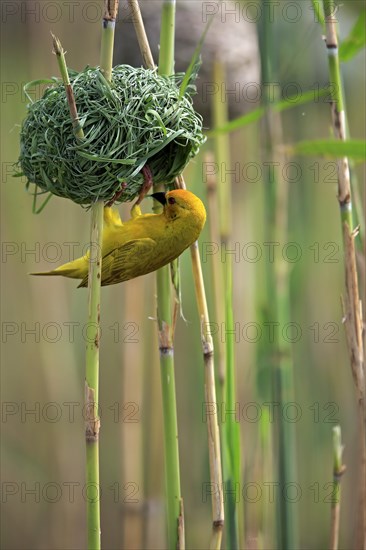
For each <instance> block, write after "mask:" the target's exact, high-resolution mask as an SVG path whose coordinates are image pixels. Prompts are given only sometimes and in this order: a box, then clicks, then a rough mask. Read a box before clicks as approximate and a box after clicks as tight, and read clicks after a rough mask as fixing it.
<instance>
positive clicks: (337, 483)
mask: <svg viewBox="0 0 366 550" xmlns="http://www.w3.org/2000/svg"><path fill="white" fill-rule="evenodd" d="M342 454H343V445H342V442H341V428H340V426H334V428H333V491H332V504H331V528H330V544H329V548H330V550H337V548H338V539H339V521H340V511H341V479H342V476H343V474H344V472H345V469H346V467H345V465H344V464H343V463H342Z"/></svg>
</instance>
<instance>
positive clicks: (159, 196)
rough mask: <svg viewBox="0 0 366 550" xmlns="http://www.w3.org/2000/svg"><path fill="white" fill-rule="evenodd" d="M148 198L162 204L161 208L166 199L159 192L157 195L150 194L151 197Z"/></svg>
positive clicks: (163, 194)
mask: <svg viewBox="0 0 366 550" xmlns="http://www.w3.org/2000/svg"><path fill="white" fill-rule="evenodd" d="M149 197H152V198H153V199H155V200H157V201H158V202H160V204H162V205H163V206H165V205H166V198H165V193H162V192H159V193H152V195H149Z"/></svg>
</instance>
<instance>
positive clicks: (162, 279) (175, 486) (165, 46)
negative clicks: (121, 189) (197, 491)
mask: <svg viewBox="0 0 366 550" xmlns="http://www.w3.org/2000/svg"><path fill="white" fill-rule="evenodd" d="M174 38H175V0H165V1H164V3H163V9H162V18H161V33H160V55H159V65H158V72H159V74H160V75H171V74H172V73H173V71H174ZM154 190H155V191H158V190H161V189H159V188H157V187H156V188H155V189H154ZM155 209H157V205H155ZM159 209H160V207H159ZM156 281H157V318H158V331H159V350H160V369H161V384H162V396H163V418H164V449H165V479H166V495H167V502H166V506H167V520H168V543H169V548H184V547H185V542H184V517H183V501H182V497H181V490H180V469H179V447H178V423H177V406H176V392H175V373H174V344H173V341H174V318H173V305H172V299H171V277H170V267H169V265H167V266H164V267H163V268H161V269H159V270H158V272H157V274H156Z"/></svg>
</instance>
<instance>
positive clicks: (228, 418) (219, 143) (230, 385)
mask: <svg viewBox="0 0 366 550" xmlns="http://www.w3.org/2000/svg"><path fill="white" fill-rule="evenodd" d="M213 79H214V82H215V83H216V84H217V85H218V88H219V89H220V90H221V89H222V88H223V86H225V75H224V68H223V65H222V63H221V62H220V61H218V60H216V61H215V62H214V69H213ZM212 108H213V121H214V127H216V128H220V127H221V126H224V125H225V124H226V123H227V121H228V106H227V103H224V102H223V101H221V97H220V95H219V94H215V95H214V96H213V105H212ZM215 160H216V163H217V166H218V174H219V184H218V199H219V234H220V235H219V238H220V246H221V249H222V255H225V256H224V257H225V262H223V264H222V265H221V266H220V269H221V270H222V279H221V281H222V282H223V284H224V287H223V288H222V289H221V294H222V296H224V297H225V306H224V310H225V337H226V346H225V373H224V375H223V376H221V377H220V379H219V381H220V384H221V387H220V392H221V397H222V398H223V403H222V406H224V407H225V411H227V414H225V419H224V421H223V425H222V440H223V469H224V483H225V488H226V491H227V496H226V499H225V517H226V523H225V532H226V539H227V545H228V548H231V549H233V550H234V549H235V548H239V547H240V546H241V541H243V540H244V513H243V508H244V507H243V500H242V499H240V498H239V499H238V498H237V497H238V494H237V490H238V488H240V487H242V485H241V476H240V462H241V460H240V425H239V422H238V419H237V418H236V414H234V411H235V410H236V403H237V398H236V371H235V356H234V347H235V346H234V332H235V331H234V315H233V293H232V255H231V254H230V248H231V220H230V213H231V212H232V208H231V182H228V181H226V178H225V179H224V177H223V175H224V173H226V171H227V169H228V167H229V166H230V164H231V159H230V143H229V136H228V134H217V135H216V136H215ZM239 494H240V492H239Z"/></svg>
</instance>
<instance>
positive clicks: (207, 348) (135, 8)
mask: <svg viewBox="0 0 366 550" xmlns="http://www.w3.org/2000/svg"><path fill="white" fill-rule="evenodd" d="M128 2H129V6H130V8H131V10H132V13H133V21H134V26H135V31H136V34H137V38H138V42H139V46H140V50H141V55H142V57H143V59H144V63H145V65H146V66H147V67H148V68H154V67H155V64H154V60H153V57H152V54H151V50H150V46H149V43H148V39H147V36H146V32H145V29H144V24H143V20H142V16H141V11H140V8H139V5H138V1H137V0H128ZM174 10H175V2H166V3H165V4H164V6H163V19H164V21H163V22H162V36H161V41H160V51H161V52H162V49H163V45H164V46H165V47H166V48H168V49H169V50H170V52H171V55H170V56H168V55H167V53H166V51H164V54H163V55H162V56H161V58H160V59H159V72H160V74H169V72H171V71H172V70H173V68H174V67H173V62H174V55H173V52H174V33H173V27H172V24H173V21H174V18H173V12H174ZM164 14H165V15H164ZM163 63H164V65H166V71H164V70H163V69H165V67H162V64H163ZM176 187H177V188H181V189H186V185H185V182H184V178H183V176H180V177H179V178H177V180H176ZM191 258H192V268H193V277H194V283H195V291H196V299H197V307H198V313H199V318H200V321H201V339H202V348H203V358H204V366H205V399H206V403H208V404H213V405H214V406H216V405H217V399H216V388H215V371H214V348H213V340H212V334H211V331H210V329H209V327H210V319H209V315H208V307H207V299H206V292H205V286H204V281H203V275H202V266H201V259H200V255H199V250H198V245H197V243H194V244H193V245H192V246H191ZM164 270H166V271H167V272H168V270H167V266H166V267H165V268H162V270H159V272H163V271H164ZM159 272H158V296H159V295H160V294H162V297H163V298H164V297H165V298H166V297H167V293H166V292H164V289H165V285H167V280H168V275H166V276H164V277H165V279H163V277H162V276H161V279H160V281H161V283H160V284H161V291H160V292H159ZM165 281H166V282H165ZM169 289H170V284H169ZM169 304H170V302H169ZM166 309H167V313H168V314H169V319H170V320H171V319H172V317H171V311H172V310H171V307H169V311H168V308H167V306H166ZM158 315H159V313H158ZM161 327H162V328H160V325H159V335H160V341H163V342H164V340H165V336H168V344H169V343H170V342H171V340H172V335H171V334H170V333H171V332H172V331H171V329H170V331H169V327H171V325H170V324H168V323H162V325H161ZM162 374H163V373H162ZM173 374H174V371H173ZM171 380H173V381H174V377H173V378H171ZM163 383H164V380H163ZM163 406H164V407H165V405H164V404H163ZM168 412H169V411H168V405H166V413H168ZM166 413H165V414H166ZM174 415H176V413H174ZM175 425H176V420H175ZM207 431H208V444H209V459H210V481H211V484H212V488H213V490H212V534H211V540H210V548H212V549H215V550H219V549H220V547H221V539H222V530H223V525H224V505H223V502H224V500H223V486H222V470H221V451H220V437H219V427H218V421H217V414H213V415H212V414H209V415H208V419H207ZM172 432H173V430H172ZM176 441H177V439H176ZM168 503H169V499H168ZM173 515H174V518H176V516H175V514H173ZM173 515H172V517H173ZM183 529H184V525H183V515H182V513H180V516H179V522H178V539H179V540H181V539H182V535H183V533H184V531H183Z"/></svg>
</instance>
